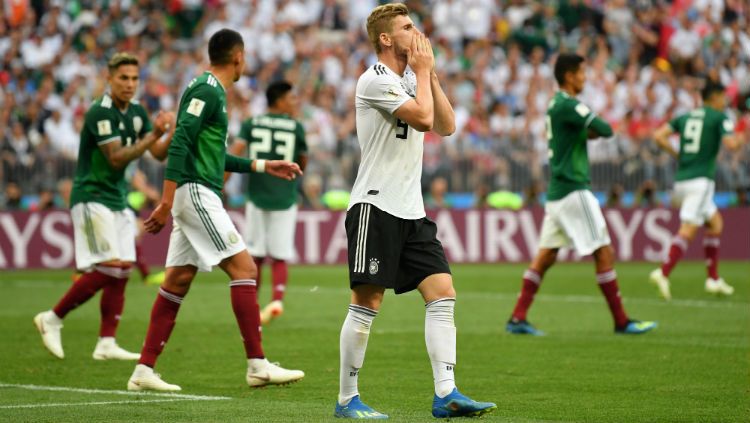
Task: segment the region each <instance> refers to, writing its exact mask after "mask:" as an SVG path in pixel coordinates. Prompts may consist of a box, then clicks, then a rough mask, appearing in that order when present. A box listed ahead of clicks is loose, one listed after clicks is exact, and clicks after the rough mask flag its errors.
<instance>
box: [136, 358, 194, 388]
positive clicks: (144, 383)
mask: <svg viewBox="0 0 750 423" xmlns="http://www.w3.org/2000/svg"><path fill="white" fill-rule="evenodd" d="M181 390H182V388H180V387H179V386H177V385H172V384H171V383H167V382H164V381H163V380H161V376H160V375H159V374H158V373H154V369H152V368H151V367H148V366H146V365H145V364H137V365H136V366H135V370H133V374H132V375H131V376H130V380H128V391H181Z"/></svg>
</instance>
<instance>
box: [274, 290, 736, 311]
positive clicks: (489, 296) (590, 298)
mask: <svg viewBox="0 0 750 423" xmlns="http://www.w3.org/2000/svg"><path fill="white" fill-rule="evenodd" d="M287 290H288V291H290V292H295V291H299V292H306V293H310V289H309V288H308V287H304V288H303V287H289V288H287ZM346 292H348V290H346V289H345V288H331V287H320V286H318V287H317V289H316V290H315V292H314V293H315V294H326V295H333V294H336V295H338V294H345V293H346ZM458 296H459V298H461V297H463V298H471V299H474V300H477V299H480V300H514V301H515V300H516V298H518V294H504V293H490V292H478V291H460V290H459V292H458ZM535 301H548V302H558V303H597V304H598V303H600V302H601V301H602V297H601V296H594V295H556V294H541V295H539V296H537V297H536V299H535ZM623 301H625V302H627V303H633V304H635V303H643V304H649V305H663V306H674V307H688V308H725V307H743V308H744V307H747V306H749V305H750V303H748V302H746V301H707V300H688V299H685V300H681V299H673V300H671V301H664V300H660V299H656V298H638V297H627V296H626V297H624V298H623Z"/></svg>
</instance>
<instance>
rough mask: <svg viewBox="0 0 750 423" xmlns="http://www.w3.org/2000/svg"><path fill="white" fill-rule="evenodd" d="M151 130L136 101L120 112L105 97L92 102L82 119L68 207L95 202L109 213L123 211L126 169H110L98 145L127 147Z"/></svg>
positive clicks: (126, 183) (142, 110)
mask: <svg viewBox="0 0 750 423" xmlns="http://www.w3.org/2000/svg"><path fill="white" fill-rule="evenodd" d="M152 129H153V128H152V126H151V121H150V120H149V118H148V113H147V112H146V109H144V108H143V106H141V105H140V104H138V103H137V102H135V101H131V102H130V103H129V104H128V108H127V109H126V110H124V111H123V110H119V109H118V108H117V106H115V104H114V102H113V101H112V97H110V96H109V95H107V94H105V95H104V96H103V97H102V98H100V99H98V100H95V101H94V102H93V103H92V105H91V107H90V108H89V110H88V111H87V112H86V115H85V117H84V120H83V128H82V129H81V141H80V146H79V147H78V165H77V166H76V174H75V178H74V179H73V190H72V191H71V193H70V206H71V207H72V206H74V205H76V204H78V203H86V202H96V203H101V204H103V205H104V206H106V207H107V208H109V209H111V210H113V211H118V210H123V209H124V208H125V206H126V201H125V196H126V195H127V193H128V188H129V187H128V185H129V184H128V181H126V178H125V170H126V169H115V168H113V167H112V166H110V164H109V161H107V157H105V156H104V153H102V151H101V149H100V148H99V146H101V145H104V144H107V143H110V142H118V143H121V145H122V146H124V147H127V146H130V145H132V144H134V143H136V142H138V139H139V138H143V137H144V136H145V135H146V134H147V133H149V132H151V130H152Z"/></svg>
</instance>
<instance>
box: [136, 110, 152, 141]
mask: <svg viewBox="0 0 750 423" xmlns="http://www.w3.org/2000/svg"><path fill="white" fill-rule="evenodd" d="M138 115H139V116H140V117H141V120H142V121H143V126H142V127H141V131H140V132H138V138H143V137H145V136H146V134H148V133H149V132H151V131H153V130H154V125H153V124H152V123H151V118H149V117H148V112H147V111H146V109H145V108H143V107H140V108H139V109H138Z"/></svg>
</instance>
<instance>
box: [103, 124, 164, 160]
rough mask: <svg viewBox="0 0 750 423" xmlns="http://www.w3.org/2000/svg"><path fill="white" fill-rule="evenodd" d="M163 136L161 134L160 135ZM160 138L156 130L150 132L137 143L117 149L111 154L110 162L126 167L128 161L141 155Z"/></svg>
mask: <svg viewBox="0 0 750 423" xmlns="http://www.w3.org/2000/svg"><path fill="white" fill-rule="evenodd" d="M159 136H161V135H159ZM157 139H159V138H158V136H157V135H156V133H155V131H154V132H149V133H148V134H147V135H146V136H145V137H143V138H142V139H141V140H139V141H138V142H137V143H135V144H133V145H131V146H128V147H122V148H119V149H117V150H115V151H114V152H113V153H112V154H111V155H110V156H109V163H110V164H111V165H112V167H114V168H116V169H124V168H125V167H126V166H127V165H128V163H130V162H132V161H133V160H135V159H137V158H139V157H141V156H142V155H143V153H145V152H146V150H147V149H148V148H149V147H151V146H152V145H153V144H154V142H156V140H157Z"/></svg>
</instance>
